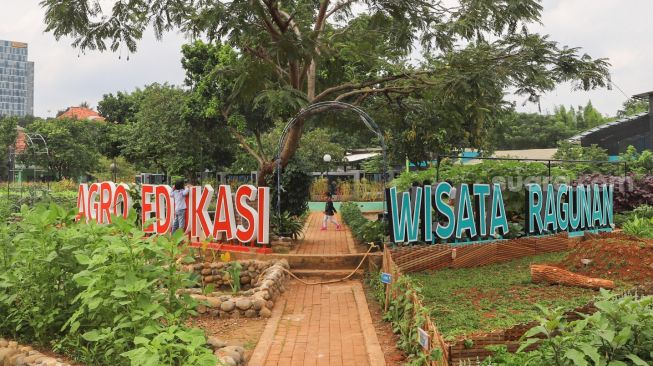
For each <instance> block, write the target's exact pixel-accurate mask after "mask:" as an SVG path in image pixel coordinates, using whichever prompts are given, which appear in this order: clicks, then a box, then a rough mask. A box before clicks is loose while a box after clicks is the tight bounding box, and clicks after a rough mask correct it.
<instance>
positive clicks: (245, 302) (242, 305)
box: [236, 298, 252, 310]
mask: <svg viewBox="0 0 653 366" xmlns="http://www.w3.org/2000/svg"><path fill="white" fill-rule="evenodd" d="M236 307H237V308H238V309H240V310H247V309H249V308H250V307H252V301H251V300H250V299H246V298H240V299H238V300H236Z"/></svg>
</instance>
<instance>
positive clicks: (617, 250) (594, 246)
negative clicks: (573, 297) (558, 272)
mask: <svg viewBox="0 0 653 366" xmlns="http://www.w3.org/2000/svg"><path fill="white" fill-rule="evenodd" d="M583 260H585V262H589V263H588V264H583ZM559 266H560V267H561V268H564V269H567V270H569V271H572V272H575V273H579V274H583V275H586V276H590V277H599V278H607V279H611V280H614V281H616V282H617V283H621V284H624V285H650V284H651V283H653V241H651V240H650V239H642V238H638V237H635V236H630V235H625V234H621V233H611V234H603V235H601V236H596V235H590V236H588V237H587V239H586V240H583V241H579V242H577V243H576V244H575V245H574V246H573V249H572V251H571V252H570V254H569V255H568V256H567V257H566V258H565V259H564V260H563V261H561V263H560V264H559Z"/></svg>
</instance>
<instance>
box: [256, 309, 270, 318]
mask: <svg viewBox="0 0 653 366" xmlns="http://www.w3.org/2000/svg"><path fill="white" fill-rule="evenodd" d="M258 313H259V315H260V316H262V317H264V318H269V317H271V316H272V311H271V310H270V309H268V308H263V309H261V311H259V312H258Z"/></svg>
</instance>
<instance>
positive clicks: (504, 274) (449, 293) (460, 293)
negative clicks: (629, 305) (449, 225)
mask: <svg viewBox="0 0 653 366" xmlns="http://www.w3.org/2000/svg"><path fill="white" fill-rule="evenodd" d="M566 255H567V253H564V252H563V253H550V254H542V255H537V256H532V257H526V258H521V259H518V260H514V261H510V262H505V263H500V264H494V265H489V266H484V267H476V268H460V269H443V270H439V271H429V272H422V273H413V274H409V276H410V277H412V278H413V279H415V280H417V281H418V283H419V284H420V287H421V289H422V295H423V296H424V304H425V305H426V306H427V307H428V308H429V309H430V314H431V316H432V319H433V320H434V321H435V322H436V323H437V326H438V329H439V330H440V332H441V333H442V335H443V337H444V338H445V340H447V341H451V342H453V341H456V340H461V339H466V338H469V337H471V336H473V335H478V334H484V333H488V332H492V331H494V330H497V329H506V328H510V327H513V326H515V325H518V324H521V323H526V322H530V321H532V320H533V319H535V318H536V317H537V316H538V315H539V311H538V308H537V306H536V305H535V304H539V305H541V306H544V307H548V308H556V307H563V308H565V309H575V308H577V307H580V306H582V305H585V304H587V303H588V302H590V301H591V300H592V298H593V297H594V296H595V294H596V292H595V291H593V290H589V289H581V288H574V287H562V286H550V285H543V284H534V283H532V282H531V277H530V270H529V266H530V264H535V263H538V264H540V263H548V264H555V263H560V262H561V261H562V260H563V259H564V258H565V257H566Z"/></svg>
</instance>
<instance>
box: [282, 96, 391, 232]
mask: <svg viewBox="0 0 653 366" xmlns="http://www.w3.org/2000/svg"><path fill="white" fill-rule="evenodd" d="M324 108H331V109H335V110H351V111H354V112H356V113H357V114H358V116H359V118H360V119H361V121H362V122H363V123H364V124H365V126H366V127H367V128H368V129H369V130H370V131H372V132H373V133H374V134H375V135H376V136H377V137H378V138H379V141H380V144H381V149H382V151H383V167H382V170H383V171H382V172H381V173H382V174H381V180H382V182H383V186H384V187H385V185H386V180H387V175H388V174H387V173H388V147H387V145H386V144H385V138H384V137H383V133H382V131H381V129H380V128H379V126H378V125H377V124H376V122H374V120H373V119H372V117H370V115H369V114H367V113H366V112H365V111H364V110H362V109H361V108H359V107H356V106H354V105H351V104H348V103H343V102H338V101H327V102H319V103H315V104H311V105H310V106H308V107H306V108H303V109H302V110H301V111H299V113H298V114H297V115H296V116H295V117H294V118H293V119H292V120H291V121H290V122H288V124H287V125H286V127H285V128H284V129H283V133H282V134H281V137H280V138H279V144H278V146H277V152H276V154H275V156H274V159H275V161H276V163H277V214H278V215H279V217H281V190H282V187H281V152H282V151H283V146H284V145H285V143H286V140H287V138H288V134H289V132H290V129H291V128H292V127H293V126H294V125H295V124H296V123H297V122H298V121H299V120H300V119H302V118H303V117H304V116H306V115H307V114H308V113H310V112H313V111H315V110H316V109H324ZM385 200H386V198H385V194H383V208H384V210H385V207H386V202H385ZM383 217H384V220H385V215H383Z"/></svg>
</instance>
